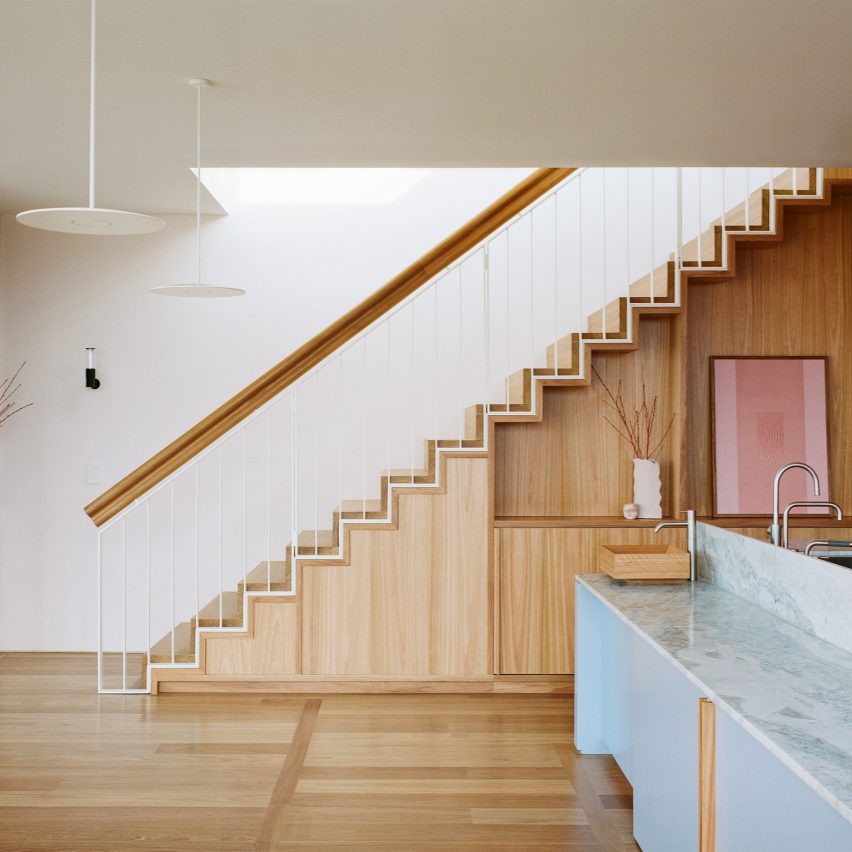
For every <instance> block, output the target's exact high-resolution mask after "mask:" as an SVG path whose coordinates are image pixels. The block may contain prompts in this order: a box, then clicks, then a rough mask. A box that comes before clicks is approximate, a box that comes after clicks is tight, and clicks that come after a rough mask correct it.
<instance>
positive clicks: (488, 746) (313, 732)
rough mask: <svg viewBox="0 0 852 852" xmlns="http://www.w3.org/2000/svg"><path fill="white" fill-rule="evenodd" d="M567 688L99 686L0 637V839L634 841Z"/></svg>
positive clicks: (623, 796)
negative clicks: (584, 752) (207, 691)
mask: <svg viewBox="0 0 852 852" xmlns="http://www.w3.org/2000/svg"><path fill="white" fill-rule="evenodd" d="M572 714H573V698H572V696H571V695H568V694H566V695H540V694H528V695H512V694H509V695H505V694H471V695H444V694H436V695H433V694H423V695H396V694H374V695H358V694H354V695H350V694H343V695H329V694H325V695H322V696H318V697H311V696H306V695H293V696H281V695H276V696H265V695H263V694H254V693H252V694H246V695H163V696H155V697H151V696H98V695H97V694H96V692H95V659H94V656H93V655H85V654H80V655H71V654H0V849H2V850H7V849H8V850H46V849H51V850H56V849H62V850H78V849H80V850H81V849H88V850H104V849H109V850H124V849H146V850H170V852H171V851H172V850H183V849H187V850H253V849H302V848H304V849H309V848H323V849H326V848H328V849H347V850H355V849H370V850H374V849H375V850H405V849H410V850H427V849H430V850H451V849H464V850H467V852H471V851H472V850H510V849H512V850H525V849H529V850H535V849H566V850H576V851H577V852H579V850H584V852H609V850H627V849H633V850H635V849H637V848H638V847H637V846H636V845H635V843H634V842H633V838H632V835H631V826H632V791H631V789H630V786H629V784H628V783H627V781H626V780H625V779H624V776H623V775H622V774H621V772H620V771H619V769H618V767H617V766H616V764H615V763H614V761H612V759H611V758H609V757H606V756H581V755H578V754H577V753H576V752H575V751H574V748H573V746H572V744H571V732H572Z"/></svg>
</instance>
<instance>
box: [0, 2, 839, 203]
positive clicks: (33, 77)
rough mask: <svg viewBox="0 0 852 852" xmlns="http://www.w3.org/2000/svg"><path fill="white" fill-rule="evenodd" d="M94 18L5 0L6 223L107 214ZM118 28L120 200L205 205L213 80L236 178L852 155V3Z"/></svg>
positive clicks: (527, 5) (300, 17) (2, 188)
mask: <svg viewBox="0 0 852 852" xmlns="http://www.w3.org/2000/svg"><path fill="white" fill-rule="evenodd" d="M88 10H89V3H88V0H0V116H2V119H0V210H6V211H15V210H20V209H24V208H27V207H41V206H56V205H65V204H81V205H83V204H85V203H86V186H87V174H86V164H87V153H86V152H87V139H88V137H87V126H88V116H87V108H88V20H89V17H88V16H89V11H88ZM98 24H99V26H98V32H99V51H98V56H99V60H98V62H99V94H98V115H99V122H98V134H99V136H98V188H99V196H98V199H97V201H98V203H99V204H100V205H102V206H107V207H124V208H129V209H134V210H139V211H140V212H162V213H167V212H189V211H190V210H191V209H192V207H193V202H194V195H193V188H192V177H191V175H190V173H189V171H188V169H189V166H190V165H191V164H192V162H193V158H194V149H193V145H194V141H193V133H194V91H192V90H190V89H189V88H188V87H187V86H186V85H185V81H186V79H187V78H189V77H195V76H203V77H208V78H210V79H212V80H213V81H215V83H216V86H215V87H214V88H213V89H210V90H209V91H208V92H207V93H206V94H205V97H206V104H207V108H206V140H205V147H206V156H205V161H206V162H207V163H208V164H211V165H217V166H432V167H435V166H537V165H547V166H551V165H554V166H555V165H560V166H572V165H602V164H605V165H625V164H644V165H647V164H665V165H676V164H683V165H687V164H692V165H695V164H702V165H718V164H728V165H734V164H738V165H741V164H747V163H748V164H766V165H770V164H771V165H792V164H802V165H826V166H829V165H850V164H852V108H850V107H852V49H850V36H852V0H748V2H744V0H712V2H709V1H708V0H700V2H698V0H179V2H177V0H101V2H100V4H99V7H98ZM208 204H209V205H212V204H213V202H212V201H211V200H209V199H208ZM209 209H210V210H211V211H212V210H213V209H215V208H214V207H213V206H210V207H209Z"/></svg>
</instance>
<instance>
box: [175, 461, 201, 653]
mask: <svg viewBox="0 0 852 852" xmlns="http://www.w3.org/2000/svg"><path fill="white" fill-rule="evenodd" d="M200 493H201V492H200V491H199V488H198V462H196V463H195V632H196V635H197V634H198V622H199V617H200V615H201V609H200V607H199V605H198V583H199V579H198V577H199V573H200V563H199V559H198V553H199V550H200V547H201V525H200V523H199V516H198V500H199V496H200ZM172 621H174V619H172ZM198 644H199V642H198V640H196V645H198Z"/></svg>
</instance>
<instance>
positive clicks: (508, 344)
mask: <svg viewBox="0 0 852 852" xmlns="http://www.w3.org/2000/svg"><path fill="white" fill-rule="evenodd" d="M509 234H510V229H509V228H506V413H507V414H508V413H509V412H510V411H511V410H512V404H511V401H510V400H511V397H510V395H509V373H510V371H511V369H512V346H511V339H512V338H511V335H512V327H511V324H510V320H509V317H510V313H509V311H510V307H509V293H510V288H509V285H510V282H511V276H510V275H509Z"/></svg>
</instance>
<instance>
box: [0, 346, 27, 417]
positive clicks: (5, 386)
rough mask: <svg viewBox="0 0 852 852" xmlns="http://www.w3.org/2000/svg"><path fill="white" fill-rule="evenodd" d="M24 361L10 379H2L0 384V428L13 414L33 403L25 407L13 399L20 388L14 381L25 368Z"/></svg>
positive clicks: (19, 384)
mask: <svg viewBox="0 0 852 852" xmlns="http://www.w3.org/2000/svg"><path fill="white" fill-rule="evenodd" d="M26 363H27V362H26V361H24V363H23V364H21V366H20V367H18V369H17V370H15V373H14V375H13V376H12V378H10V379H4V380H3V381H2V382H0V426H2V425H3V424H4V423H5V422H6V421H7V420H8V419H9V418H10V417H11V416H12V415H13V414H17V413H18V412H19V411H23V410H24V409H25V408H29V407H30V406H31V405H32V404H33V403H31V402H28V403H26V405H17V403H16V401H15V400H14V399H13V397H14V396H15V394H16V393H17V392H18V390H19V389H20V387H21V383H20V382H18V384H15V379H17V378H18V375H19V374H20V372H21V370H23V369H24V367H25V366H26Z"/></svg>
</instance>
